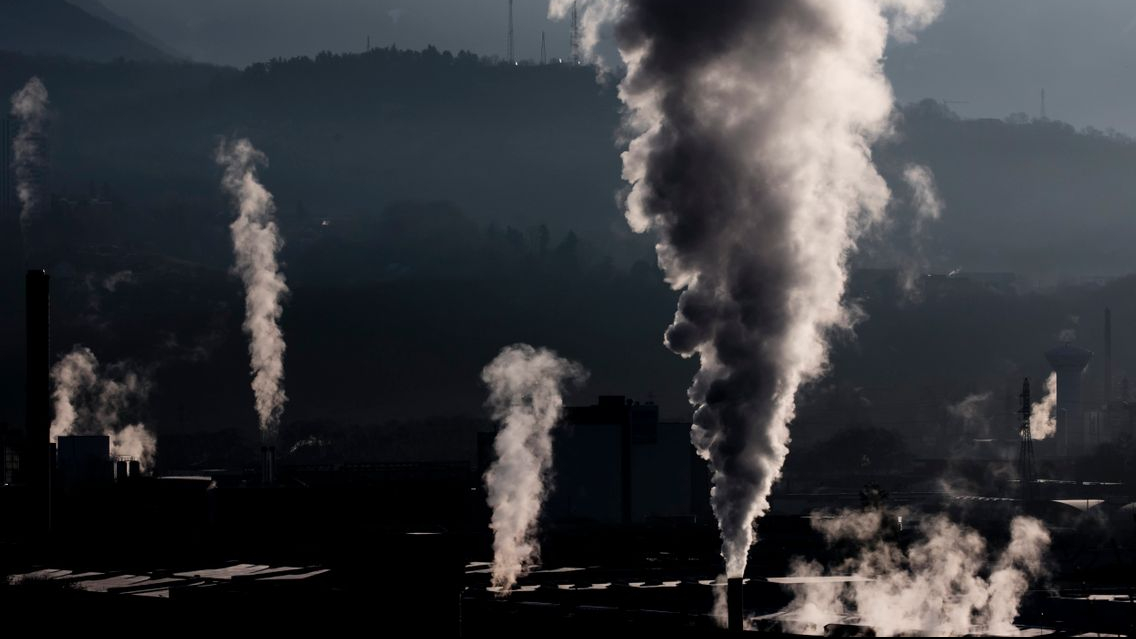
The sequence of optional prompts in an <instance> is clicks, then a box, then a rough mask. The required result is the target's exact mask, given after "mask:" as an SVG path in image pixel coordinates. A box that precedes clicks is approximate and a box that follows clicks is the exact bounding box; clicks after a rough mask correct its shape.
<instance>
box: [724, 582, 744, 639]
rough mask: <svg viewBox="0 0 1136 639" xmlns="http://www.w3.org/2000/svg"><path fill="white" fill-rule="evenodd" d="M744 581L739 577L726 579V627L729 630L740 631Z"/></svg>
mask: <svg viewBox="0 0 1136 639" xmlns="http://www.w3.org/2000/svg"><path fill="white" fill-rule="evenodd" d="M743 588H744V582H743V580H742V578H741V577H731V578H729V579H728V580H726V619H727V623H726V627H727V629H729V631H730V632H741V631H742V612H743V611H744V609H745V594H744V591H743Z"/></svg>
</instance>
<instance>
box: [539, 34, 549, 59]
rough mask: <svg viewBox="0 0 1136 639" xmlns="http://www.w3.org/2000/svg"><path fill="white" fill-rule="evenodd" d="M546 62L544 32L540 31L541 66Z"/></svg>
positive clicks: (546, 50)
mask: <svg viewBox="0 0 1136 639" xmlns="http://www.w3.org/2000/svg"><path fill="white" fill-rule="evenodd" d="M547 63H548V49H546V48H545V45H544V32H543V31H541V32H540V64H541V65H542V66H543V65H545V64H547Z"/></svg>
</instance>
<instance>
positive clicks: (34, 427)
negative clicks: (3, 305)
mask: <svg viewBox="0 0 1136 639" xmlns="http://www.w3.org/2000/svg"><path fill="white" fill-rule="evenodd" d="M25 284H26V296H27V299H26V304H27V311H26V313H27V315H26V322H27V369H26V372H27V375H26V378H25V384H26V386H25V391H24V394H25V401H26V407H25V411H26V412H25V415H26V417H25V419H26V423H25V426H24V432H25V437H24V442H25V446H26V453H25V455H24V458H23V459H22V460H21V468H22V470H23V476H24V483H25V484H26V485H27V487H28V492H29V495H30V498H29V500H28V503H29V504H30V507H29V510H30V512H29V518H28V522H29V524H30V526H31V529H32V530H38V531H42V532H48V531H50V530H51V467H52V456H53V455H52V445H51V381H50V378H49V375H50V370H49V369H50V357H51V340H50V335H51V330H50V314H51V311H50V296H49V292H48V286H49V280H48V275H47V272H46V271H42V270H30V271H28V272H27V277H26V283H25Z"/></svg>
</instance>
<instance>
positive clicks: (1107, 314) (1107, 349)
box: [1104, 308, 1112, 410]
mask: <svg viewBox="0 0 1136 639" xmlns="http://www.w3.org/2000/svg"><path fill="white" fill-rule="evenodd" d="M1110 403H1112V309H1111V308H1105V309H1104V405H1105V410H1108V405H1109V404H1110Z"/></svg>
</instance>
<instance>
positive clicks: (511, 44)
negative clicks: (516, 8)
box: [507, 0, 517, 64]
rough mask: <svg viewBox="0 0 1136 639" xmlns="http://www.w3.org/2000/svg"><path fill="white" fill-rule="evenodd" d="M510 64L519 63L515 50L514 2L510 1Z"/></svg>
mask: <svg viewBox="0 0 1136 639" xmlns="http://www.w3.org/2000/svg"><path fill="white" fill-rule="evenodd" d="M507 57H508V58H509V64H516V63H517V56H516V55H515V52H514V49H513V0H509V52H508V55H507Z"/></svg>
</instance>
